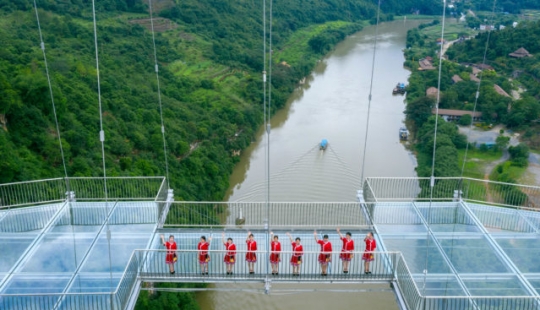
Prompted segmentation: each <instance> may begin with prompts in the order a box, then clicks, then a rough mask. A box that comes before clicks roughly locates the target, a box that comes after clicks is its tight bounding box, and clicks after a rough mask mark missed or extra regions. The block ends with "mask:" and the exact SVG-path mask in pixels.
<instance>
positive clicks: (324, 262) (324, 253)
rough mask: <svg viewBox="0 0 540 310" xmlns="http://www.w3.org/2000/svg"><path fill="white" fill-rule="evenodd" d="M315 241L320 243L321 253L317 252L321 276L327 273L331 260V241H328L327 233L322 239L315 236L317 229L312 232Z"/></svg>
mask: <svg viewBox="0 0 540 310" xmlns="http://www.w3.org/2000/svg"><path fill="white" fill-rule="evenodd" d="M313 235H314V236H315V242H317V243H318V244H320V245H321V253H320V254H319V264H321V276H323V277H325V276H327V275H328V273H327V272H328V263H330V262H332V243H331V242H330V241H328V235H324V236H323V240H319V238H317V231H314V232H313Z"/></svg>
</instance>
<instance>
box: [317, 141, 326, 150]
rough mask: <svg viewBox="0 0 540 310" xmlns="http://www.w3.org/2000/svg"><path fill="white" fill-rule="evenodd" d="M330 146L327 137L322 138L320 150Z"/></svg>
mask: <svg viewBox="0 0 540 310" xmlns="http://www.w3.org/2000/svg"><path fill="white" fill-rule="evenodd" d="M327 147H328V140H326V139H322V140H321V143H320V144H319V150H322V151H324V150H326V148H327Z"/></svg>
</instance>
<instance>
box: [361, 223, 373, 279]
mask: <svg viewBox="0 0 540 310" xmlns="http://www.w3.org/2000/svg"><path fill="white" fill-rule="evenodd" d="M364 242H365V243H366V250H365V251H364V255H362V260H363V261H364V273H365V274H371V271H369V263H370V262H372V261H373V259H374V257H373V251H375V249H376V248H377V242H376V241H375V238H373V233H372V232H368V234H367V236H366V237H365V238H364Z"/></svg>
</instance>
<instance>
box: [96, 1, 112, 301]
mask: <svg viewBox="0 0 540 310" xmlns="http://www.w3.org/2000/svg"><path fill="white" fill-rule="evenodd" d="M92 21H93V26H94V49H95V53H96V76H97V91H98V103H99V129H100V130H99V141H100V142H101V159H102V162H103V191H104V195H105V212H106V214H107V215H108V214H109V203H108V200H109V195H108V192H107V169H106V167H105V131H104V130H103V111H102V104H101V84H100V79H99V75H100V72H99V52H98V40H97V23H96V3H95V0H92ZM106 225H107V245H108V249H109V251H108V252H109V273H110V285H111V291H112V290H113V289H114V288H113V280H112V257H111V231H110V229H109V221H108V220H107V223H106ZM111 302H112V301H111Z"/></svg>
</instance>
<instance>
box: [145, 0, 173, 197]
mask: <svg viewBox="0 0 540 310" xmlns="http://www.w3.org/2000/svg"><path fill="white" fill-rule="evenodd" d="M148 10H149V11H150V25H151V27H152V43H153V45H154V70H155V71H156V81H157V95H158V102H159V116H160V117H161V136H162V138H163V157H164V158H165V176H166V177H167V189H170V188H171V187H170V182H169V160H168V158H167V140H166V139H165V125H164V122H163V105H162V103H161V88H160V84H159V65H158V60H157V49H156V37H155V34H154V16H153V12H152V10H153V9H152V0H149V1H148Z"/></svg>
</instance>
